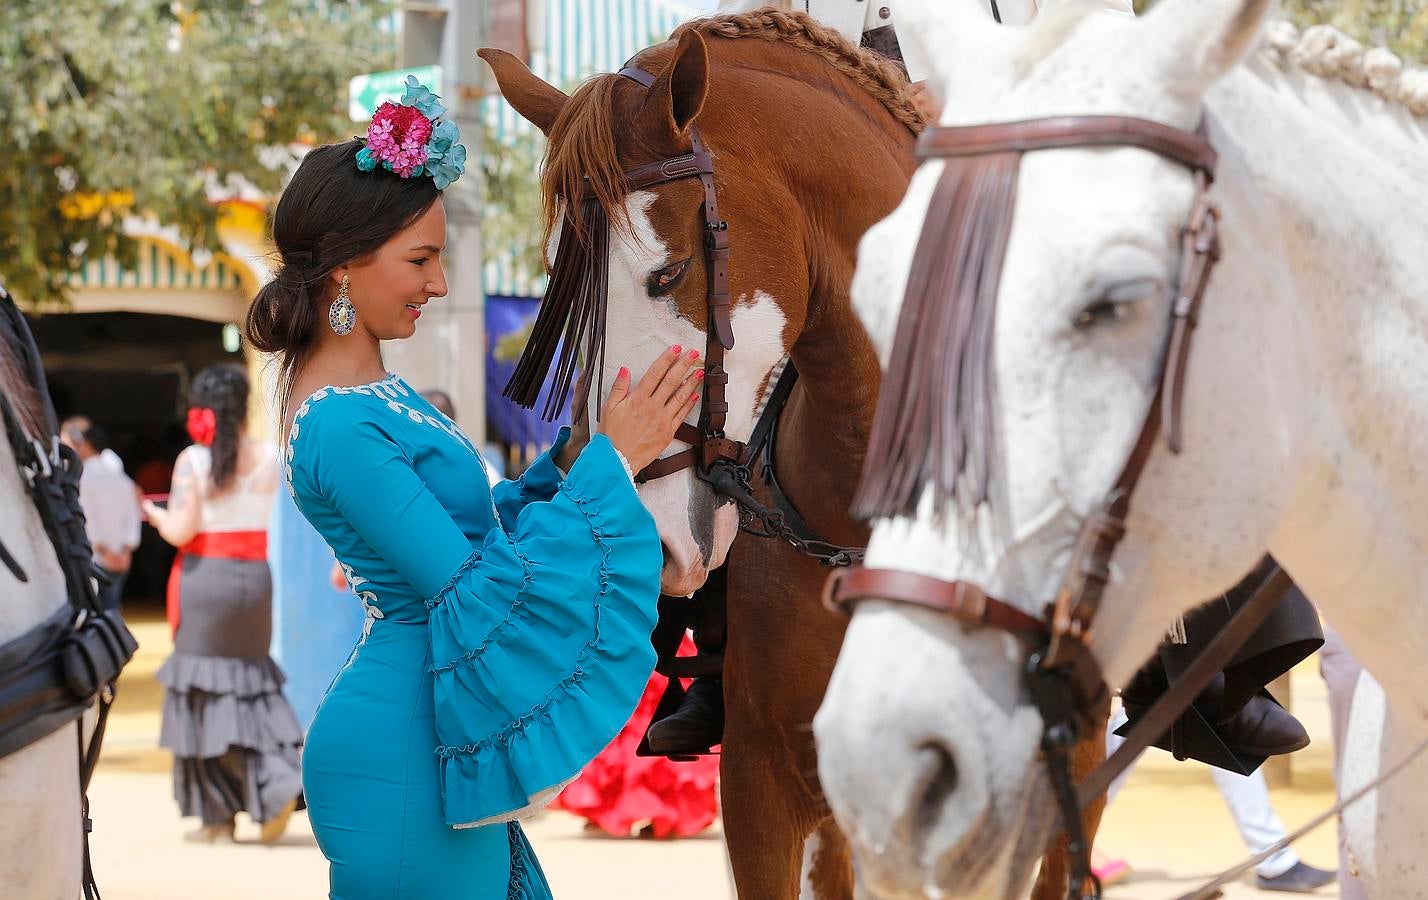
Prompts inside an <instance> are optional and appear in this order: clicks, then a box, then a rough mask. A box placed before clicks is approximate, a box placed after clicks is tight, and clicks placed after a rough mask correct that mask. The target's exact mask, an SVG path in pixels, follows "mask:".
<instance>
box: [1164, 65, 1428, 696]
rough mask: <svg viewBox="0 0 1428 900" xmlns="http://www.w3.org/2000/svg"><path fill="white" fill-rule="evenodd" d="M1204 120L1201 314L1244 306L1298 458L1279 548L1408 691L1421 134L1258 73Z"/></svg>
mask: <svg viewBox="0 0 1428 900" xmlns="http://www.w3.org/2000/svg"><path fill="white" fill-rule="evenodd" d="M1206 106H1207V109H1208V111H1209V116H1210V120H1211V127H1212V138H1213V140H1214V141H1215V144H1216V148H1217V149H1218V150H1219V151H1220V154H1221V160H1222V163H1221V167H1220V176H1219V178H1218V179H1217V182H1216V185H1215V188H1214V190H1215V193H1216V195H1217V198H1218V200H1219V202H1220V205H1221V207H1222V209H1223V212H1224V225H1223V230H1224V234H1225V237H1224V243H1225V258H1224V261H1223V263H1222V266H1221V268H1220V269H1219V270H1217V271H1216V273H1215V276H1214V279H1215V282H1214V283H1213V284H1212V288H1211V290H1212V295H1211V297H1209V298H1207V304H1208V303H1226V304H1232V305H1234V307H1235V311H1234V312H1233V313H1231V315H1232V316H1233V317H1234V320H1235V322H1236V323H1237V325H1238V326H1240V327H1238V328H1235V329H1233V330H1234V331H1235V332H1237V334H1236V335H1235V336H1226V335H1221V339H1228V340H1229V341H1230V346H1228V347H1227V351H1226V352H1229V353H1244V354H1250V358H1258V359H1260V360H1261V362H1260V364H1259V365H1258V366H1248V367H1246V370H1247V371H1250V372H1253V373H1255V374H1260V375H1263V377H1265V378H1266V379H1268V380H1269V382H1270V384H1271V387H1272V390H1271V396H1273V397H1276V398H1278V400H1279V408H1278V409H1276V410H1265V411H1264V412H1265V413H1266V416H1267V419H1266V421H1265V422H1264V423H1263V424H1264V426H1265V427H1264V428H1263V430H1262V432H1261V435H1260V438H1259V439H1262V440H1273V439H1275V438H1276V436H1277V435H1283V436H1285V437H1287V439H1288V442H1289V444H1290V445H1291V446H1290V449H1289V450H1288V453H1289V456H1290V458H1291V459H1292V465H1293V467H1294V481H1293V483H1292V484H1291V485H1290V486H1289V488H1288V491H1289V493H1288V495H1287V497H1286V500H1285V510H1284V515H1283V518H1282V520H1281V525H1280V527H1279V528H1278V529H1277V532H1276V533H1275V534H1274V535H1273V536H1272V539H1271V546H1270V548H1269V549H1270V550H1271V552H1273V553H1274V554H1275V556H1276V557H1277V558H1278V559H1279V560H1280V562H1281V563H1283V564H1284V565H1285V566H1286V568H1287V569H1288V570H1289V571H1290V573H1291V574H1292V575H1293V576H1294V578H1295V580H1296V581H1297V582H1298V583H1299V584H1300V586H1301V587H1303V588H1304V589H1305V591H1306V593H1307V594H1308V595H1309V596H1310V597H1312V598H1314V600H1315V601H1316V603H1318V604H1320V605H1321V607H1322V608H1323V610H1324V611H1325V613H1326V615H1327V616H1328V617H1329V618H1330V619H1331V621H1333V622H1334V624H1335V626H1336V627H1338V628H1339V629H1340V630H1341V631H1343V632H1345V634H1346V637H1348V639H1349V640H1350V642H1351V643H1352V644H1354V645H1355V646H1358V647H1364V646H1377V647H1381V648H1382V649H1383V653H1384V658H1385V659H1387V660H1388V661H1389V662H1388V665H1389V666H1390V667H1395V666H1397V667H1398V668H1399V670H1400V671H1402V672H1404V673H1405V674H1407V673H1408V672H1410V671H1412V670H1413V669H1414V668H1416V666H1415V664H1414V663H1413V662H1412V660H1415V659H1417V660H1422V659H1425V658H1428V656H1425V654H1428V604H1425V603H1424V602H1423V595H1422V590H1421V589H1422V587H1423V585H1425V584H1428V553H1425V549H1428V518H1425V517H1424V516H1423V514H1422V510H1423V509H1424V508H1425V506H1428V468H1425V467H1424V465H1423V463H1422V450H1423V435H1425V434H1428V404H1425V402H1424V398H1425V397H1428V293H1425V291H1424V287H1423V286H1424V285H1425V284H1428V253H1425V252H1424V248H1425V247H1428V215H1425V213H1424V210H1425V208H1428V186H1425V179H1424V177H1423V176H1424V172H1425V168H1424V164H1423V160H1424V148H1425V147H1428V128H1425V126H1424V123H1423V122H1422V121H1420V120H1416V119H1414V118H1413V117H1412V116H1411V115H1410V114H1409V113H1408V112H1407V111H1406V110H1404V109H1403V108H1401V107H1399V106H1395V105H1393V104H1390V103H1386V102H1385V101H1383V100H1381V99H1379V98H1378V97H1376V96H1374V95H1373V94H1371V93H1369V92H1368V91H1364V90H1359V89H1356V88H1353V87H1350V86H1348V85H1346V84H1343V83H1342V82H1338V81H1335V80H1331V79H1327V78H1320V77H1317V76H1313V75H1307V74H1304V73H1302V72H1298V71H1295V70H1292V69H1291V70H1289V71H1287V72H1286V71H1281V70H1280V69H1279V68H1278V67H1276V66H1274V65H1272V64H1269V63H1267V62H1266V61H1265V60H1264V59H1263V58H1256V59H1254V60H1252V61H1250V62H1248V63H1247V64H1245V65H1242V66H1240V67H1238V68H1237V69H1236V70H1235V71H1234V72H1233V73H1232V74H1230V75H1229V76H1227V77H1226V78H1225V79H1224V80H1223V81H1222V82H1221V83H1220V84H1219V85H1217V86H1216V87H1215V88H1213V89H1212V90H1211V92H1210V94H1209V96H1208V97H1207V103H1206ZM1286 136H1292V138H1291V137H1286ZM1203 358H1204V356H1203V355H1202V359H1203ZM1194 365H1195V363H1192V369H1193V366H1194ZM1276 426H1283V427H1282V429H1281V428H1278V427H1276ZM1240 437H1241V438H1242V439H1250V440H1253V439H1255V438H1254V437H1253V436H1252V435H1248V434H1247V435H1242V436H1240ZM1392 635H1398V637H1393V636H1392ZM1365 639H1366V640H1365ZM1400 661H1401V665H1399V662H1400ZM1376 674H1379V676H1380V678H1381V679H1382V680H1384V681H1385V682H1389V683H1391V682H1392V681H1393V675H1392V674H1391V673H1385V672H1383V671H1379V672H1377V673H1376ZM1385 675H1387V677H1386V678H1385ZM1386 686H1388V687H1389V693H1390V694H1391V695H1395V696H1406V695H1407V694H1405V693H1403V692H1402V691H1399V690H1397V688H1399V687H1405V686H1400V685H1393V684H1386Z"/></svg>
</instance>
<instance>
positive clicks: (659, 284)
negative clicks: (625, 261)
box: [646, 259, 689, 297]
mask: <svg viewBox="0 0 1428 900" xmlns="http://www.w3.org/2000/svg"><path fill="white" fill-rule="evenodd" d="M688 269H689V260H688V259H683V260H680V261H679V262H677V263H674V264H673V265H669V266H665V267H664V268H663V269H657V270H655V271H654V272H651V273H650V277H649V279H648V281H647V282H646V287H647V288H648V290H649V295H650V296H651V297H657V296H659V295H660V294H667V293H669V291H670V289H671V288H673V287H674V285H675V284H677V283H678V282H679V280H680V279H682V278H683V277H684V273H685V272H686V271H688Z"/></svg>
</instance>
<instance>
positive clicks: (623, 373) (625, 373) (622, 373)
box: [619, 366, 630, 378]
mask: <svg viewBox="0 0 1428 900" xmlns="http://www.w3.org/2000/svg"><path fill="white" fill-rule="evenodd" d="M629 374H630V370H629V369H627V368H625V367H624V366H620V375H619V377H621V378H625V377H627V376H628V375H629Z"/></svg>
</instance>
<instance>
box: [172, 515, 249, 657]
mask: <svg viewBox="0 0 1428 900" xmlns="http://www.w3.org/2000/svg"><path fill="white" fill-rule="evenodd" d="M186 556H209V557H213V558H214V559H241V560H244V561H246V562H260V561H262V560H265V559H267V558H268V532H266V531H206V532H204V533H203V534H197V535H194V538H193V540H191V541H189V542H188V543H187V544H184V545H183V546H182V547H180V548H179V550H178V555H176V556H175V557H174V565H173V568H172V569H170V570H169V590H168V617H169V633H170V634H171V635H177V634H178V627H179V581H180V580H181V578H182V576H183V560H184V557H186Z"/></svg>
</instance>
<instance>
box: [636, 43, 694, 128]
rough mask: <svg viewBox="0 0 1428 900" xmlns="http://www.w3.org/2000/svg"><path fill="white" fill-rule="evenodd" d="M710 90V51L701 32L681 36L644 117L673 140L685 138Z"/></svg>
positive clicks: (654, 85) (645, 110) (651, 91)
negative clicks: (665, 131) (666, 132)
mask: <svg viewBox="0 0 1428 900" xmlns="http://www.w3.org/2000/svg"><path fill="white" fill-rule="evenodd" d="M708 88H709V51H708V48H707V47H706V46H705V45H704V38H703V37H702V36H701V35H700V34H699V32H697V31H694V30H693V29H690V30H688V31H686V32H684V34H682V35H680V37H679V46H678V47H676V48H675V50H674V56H673V57H672V58H671V59H670V61H669V65H667V66H665V68H664V71H663V72H661V73H659V77H658V78H656V79H655V82H654V84H653V85H651V86H650V93H649V97H648V98H647V99H646V100H645V105H644V109H643V110H642V112H641V118H647V119H651V120H652V122H651V124H653V125H654V126H655V127H656V128H660V129H664V130H667V131H668V133H669V135H670V137H673V138H682V137H684V136H685V135H686V134H688V133H689V128H690V126H691V125H693V124H694V120H695V119H697V118H698V117H699V112H700V110H702V109H703V108H704V96H705V94H706V93H707V91H708Z"/></svg>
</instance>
